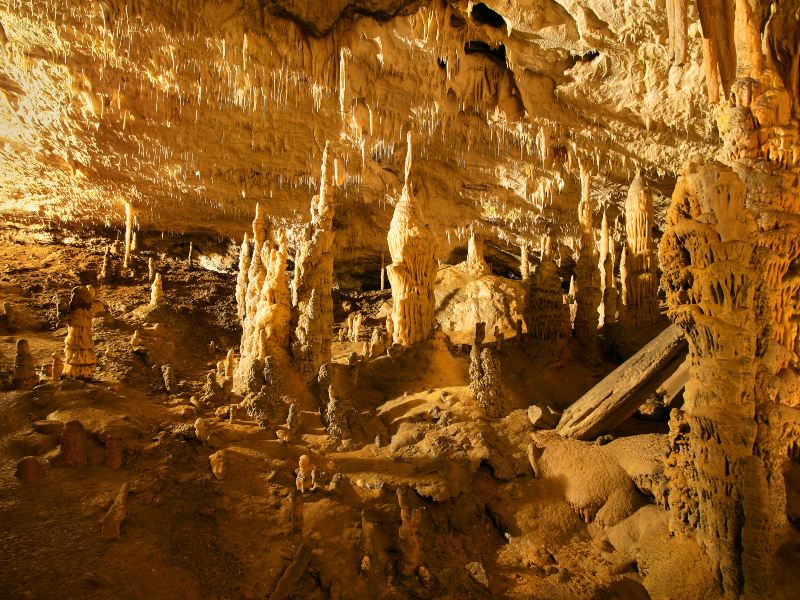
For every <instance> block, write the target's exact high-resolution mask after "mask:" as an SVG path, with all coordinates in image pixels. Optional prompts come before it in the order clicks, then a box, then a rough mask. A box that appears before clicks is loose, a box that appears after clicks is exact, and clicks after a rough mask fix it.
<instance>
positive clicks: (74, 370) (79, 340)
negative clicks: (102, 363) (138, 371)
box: [64, 286, 97, 378]
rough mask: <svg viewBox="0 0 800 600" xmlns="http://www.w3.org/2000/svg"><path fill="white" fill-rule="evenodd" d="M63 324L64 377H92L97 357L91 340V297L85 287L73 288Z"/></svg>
mask: <svg viewBox="0 0 800 600" xmlns="http://www.w3.org/2000/svg"><path fill="white" fill-rule="evenodd" d="M65 322H66V325H67V337H66V340H65V341H64V376H65V377H87V378H89V377H92V375H93V374H94V369H95V366H96V364H97V357H96V356H95V353H94V340H93V339H92V295H91V292H89V289H88V288H86V287H85V286H79V287H76V288H73V290H72V296H71V297H70V300H69V312H68V314H67V316H66V318H65Z"/></svg>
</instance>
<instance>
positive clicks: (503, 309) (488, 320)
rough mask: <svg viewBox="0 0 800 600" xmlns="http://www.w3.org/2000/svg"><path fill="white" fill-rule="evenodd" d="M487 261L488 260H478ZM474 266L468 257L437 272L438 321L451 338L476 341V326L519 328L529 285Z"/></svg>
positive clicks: (492, 328)
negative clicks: (526, 289) (517, 322)
mask: <svg viewBox="0 0 800 600" xmlns="http://www.w3.org/2000/svg"><path fill="white" fill-rule="evenodd" d="M481 263H482V264H483V265H486V262H485V261H484V260H481V261H480V262H478V263H477V264H478V265H480V264H481ZM487 269H488V265H486V269H483V268H477V269H473V268H471V266H470V261H469V260H467V261H465V262H462V263H458V264H457V265H452V266H448V267H444V268H442V269H439V270H438V272H437V273H436V287H435V289H434V295H435V298H436V321H437V323H438V324H439V325H440V326H441V328H442V330H443V331H445V332H446V333H447V334H448V335H449V336H450V337H451V339H453V340H455V341H458V342H465V343H466V342H469V343H471V342H472V336H473V334H474V332H475V326H476V325H477V324H478V323H485V324H486V329H487V331H490V332H492V331H494V329H495V327H497V328H499V329H500V330H501V331H503V332H504V333H505V334H506V335H510V334H511V333H512V332H514V330H515V329H516V321H517V320H518V319H520V318H522V315H523V310H524V308H525V305H526V304H525V288H524V286H523V285H522V283H521V282H519V281H514V280H512V279H507V278H505V277H500V276H498V275H492V274H491V273H487Z"/></svg>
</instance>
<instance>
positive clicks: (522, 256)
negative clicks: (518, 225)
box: [519, 244, 531, 281]
mask: <svg viewBox="0 0 800 600" xmlns="http://www.w3.org/2000/svg"><path fill="white" fill-rule="evenodd" d="M530 269H531V268H530V263H529V262H528V245H527V244H522V245H521V246H520V247H519V276H520V278H521V279H522V280H523V281H527V280H528V279H529V278H530V276H531V270H530Z"/></svg>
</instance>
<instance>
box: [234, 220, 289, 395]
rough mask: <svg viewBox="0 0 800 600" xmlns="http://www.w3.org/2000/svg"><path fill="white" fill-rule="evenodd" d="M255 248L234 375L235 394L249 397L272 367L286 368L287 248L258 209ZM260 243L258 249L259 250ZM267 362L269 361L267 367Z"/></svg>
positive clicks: (241, 306) (280, 234)
mask: <svg viewBox="0 0 800 600" xmlns="http://www.w3.org/2000/svg"><path fill="white" fill-rule="evenodd" d="M253 239H254V240H255V244H254V247H253V253H252V256H251V258H250V264H249V266H248V269H247V286H246V289H244V293H243V294H242V293H241V290H240V289H237V292H239V293H238V296H239V298H241V299H242V300H241V303H240V304H239V309H240V310H241V311H242V314H243V315H244V316H243V318H242V342H241V346H240V352H239V354H240V356H239V363H238V364H237V365H236V369H235V371H234V377H233V380H234V390H235V391H236V392H237V393H241V394H247V393H250V392H253V393H255V392H258V391H259V390H260V389H261V388H262V386H263V385H264V384H265V379H269V378H270V377H272V374H268V373H266V372H265V369H266V368H267V366H268V363H269V364H270V365H273V366H274V367H277V368H278V370H280V368H285V367H286V366H287V365H288V349H289V334H290V329H291V324H290V321H291V293H290V291H289V284H288V281H287V279H286V260H287V243H286V233H285V231H284V230H282V229H280V230H276V231H275V230H273V228H272V227H271V224H270V222H269V221H268V220H265V219H264V217H263V214H262V212H261V208H260V206H258V205H257V207H256V217H255V219H254V220H253ZM259 242H260V245H259ZM267 359H272V360H271V361H268V360H267Z"/></svg>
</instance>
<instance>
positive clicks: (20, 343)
mask: <svg viewBox="0 0 800 600" xmlns="http://www.w3.org/2000/svg"><path fill="white" fill-rule="evenodd" d="M37 383H39V376H38V375H37V374H36V364H35V363H34V362H33V355H32V354H31V346H30V344H29V343H28V340H24V339H20V340H17V352H16V356H15V358H14V379H13V385H14V389H15V390H29V389H31V388H32V387H33V386H35V385H36V384H37Z"/></svg>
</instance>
